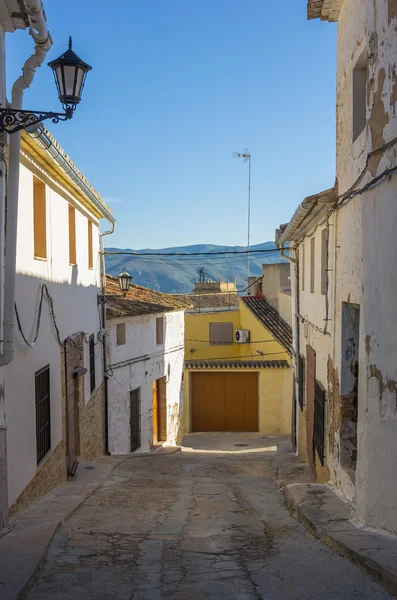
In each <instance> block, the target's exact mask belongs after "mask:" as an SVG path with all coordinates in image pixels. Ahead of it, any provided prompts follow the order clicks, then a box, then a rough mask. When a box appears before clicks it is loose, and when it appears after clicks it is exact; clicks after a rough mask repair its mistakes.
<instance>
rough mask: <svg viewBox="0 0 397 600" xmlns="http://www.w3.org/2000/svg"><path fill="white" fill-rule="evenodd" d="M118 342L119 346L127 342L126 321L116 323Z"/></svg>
mask: <svg viewBox="0 0 397 600" xmlns="http://www.w3.org/2000/svg"><path fill="white" fill-rule="evenodd" d="M116 343H117V345H118V346H123V345H124V344H125V323H117V325H116Z"/></svg>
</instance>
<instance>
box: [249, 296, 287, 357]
mask: <svg viewBox="0 0 397 600" xmlns="http://www.w3.org/2000/svg"><path fill="white" fill-rule="evenodd" d="M241 300H242V301H243V302H244V304H245V305H246V306H247V307H248V308H249V309H250V311H251V312H252V313H253V314H254V315H255V317H256V318H257V319H258V320H259V321H260V322H261V323H262V325H264V326H265V327H266V329H267V330H268V331H270V333H271V334H272V335H273V336H274V338H275V339H276V340H277V341H278V342H279V343H280V344H281V345H282V346H283V347H284V348H285V350H286V351H287V352H288V354H289V355H290V356H292V329H291V327H290V326H289V325H288V323H286V322H285V321H284V319H282V318H281V317H280V315H279V313H278V312H277V311H276V309H275V308H273V306H271V305H270V304H269V303H268V302H267V300H266V299H265V298H264V297H263V296H244V297H243V298H241Z"/></svg>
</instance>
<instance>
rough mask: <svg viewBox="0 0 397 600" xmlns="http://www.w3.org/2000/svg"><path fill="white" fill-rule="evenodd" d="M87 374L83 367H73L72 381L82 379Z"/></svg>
mask: <svg viewBox="0 0 397 600" xmlns="http://www.w3.org/2000/svg"><path fill="white" fill-rule="evenodd" d="M86 373H87V369H86V368H85V367H75V368H74V369H73V379H79V378H80V377H83V375H85V374H86Z"/></svg>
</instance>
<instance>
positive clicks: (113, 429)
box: [106, 275, 190, 454]
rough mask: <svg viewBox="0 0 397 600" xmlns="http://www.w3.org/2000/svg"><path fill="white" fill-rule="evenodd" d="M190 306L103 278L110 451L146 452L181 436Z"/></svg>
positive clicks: (155, 293)
mask: <svg viewBox="0 0 397 600" xmlns="http://www.w3.org/2000/svg"><path fill="white" fill-rule="evenodd" d="M189 306H190V305H189V304H188V303H187V302H185V301H184V300H180V299H176V298H175V297H173V296H170V295H168V294H162V293H160V292H156V291H154V290H150V289H148V288H144V287H141V286H138V285H134V284H131V285H130V288H129V290H128V292H127V293H126V295H123V294H122V293H121V292H120V288H119V284H118V280H117V278H115V277H111V276H109V275H107V276H106V313H107V336H106V339H107V348H108V350H107V359H108V368H107V375H108V387H109V451H110V453H111V454H128V453H130V452H134V451H140V452H148V451H149V450H150V449H152V448H153V447H154V446H156V444H158V443H165V444H170V445H176V444H178V443H179V442H180V439H181V435H182V423H183V420H182V411H183V371H184V332H185V325H184V311H185V308H188V307H189Z"/></svg>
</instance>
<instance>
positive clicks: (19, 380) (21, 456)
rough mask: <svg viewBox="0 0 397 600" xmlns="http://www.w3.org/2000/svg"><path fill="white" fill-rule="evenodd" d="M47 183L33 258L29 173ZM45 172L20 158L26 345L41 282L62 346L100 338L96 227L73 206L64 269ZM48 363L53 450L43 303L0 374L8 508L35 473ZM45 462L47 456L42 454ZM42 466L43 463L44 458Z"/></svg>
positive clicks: (21, 306)
mask: <svg viewBox="0 0 397 600" xmlns="http://www.w3.org/2000/svg"><path fill="white" fill-rule="evenodd" d="M28 165H29V166H30V169H31V170H33V171H34V172H35V174H36V175H37V176H38V177H40V178H41V179H43V180H44V181H45V182H46V183H47V184H48V186H47V190H46V201H47V207H46V210H47V260H36V259H35V258H34V246H33V173H32V171H31V170H29V168H28ZM67 200H71V201H73V200H72V198H69V196H68V195H67V194H66V192H63V191H62V190H61V189H60V188H57V186H55V185H54V184H53V183H52V182H51V181H50V180H49V179H48V178H46V177H45V175H44V173H42V172H40V171H39V170H38V169H36V168H35V167H34V166H33V165H31V164H30V163H29V161H27V160H26V159H23V164H22V165H21V173H20V188H19V212H18V252H17V282H16V304H17V307H18V311H19V315H20V319H21V323H22V328H23V331H24V334H25V336H26V337H27V338H28V341H30V340H32V339H33V336H34V329H35V323H36V319H37V310H38V303H39V299H40V298H39V296H40V290H41V285H42V282H46V283H47V285H48V289H49V292H50V294H51V296H52V298H53V302H54V310H55V316H56V322H57V325H58V327H59V332H60V337H61V340H64V339H65V338H66V337H68V336H69V335H72V334H74V333H76V332H79V331H83V332H85V333H86V338H87V341H88V336H89V335H90V334H92V333H95V341H97V339H98V331H99V316H98V309H97V294H98V292H99V288H98V282H99V274H100V264H99V255H98V250H99V237H98V221H97V219H95V217H93V216H92V215H89V213H87V211H86V209H85V208H84V207H83V206H82V205H80V203H79V202H77V201H74V202H73V203H74V205H75V207H76V245H77V263H78V264H77V267H72V266H70V265H69V238H68V201H67ZM87 216H90V218H91V220H93V221H94V223H95V226H94V228H93V244H94V253H93V256H94V269H93V270H90V269H88V234H87V228H88V225H87ZM95 349H96V385H97V386H98V385H100V383H101V382H102V381H103V368H102V359H101V356H102V353H101V344H97V345H96V347H95ZM48 364H49V365H50V379H51V381H50V386H51V390H50V392H51V447H52V449H54V448H55V447H56V446H57V444H58V443H59V442H60V440H61V438H62V412H61V407H62V404H61V348H60V346H59V344H58V342H57V340H56V336H55V331H54V327H53V323H52V321H51V317H50V310H49V304H48V302H47V301H46V300H44V301H43V309H42V317H41V324H40V333H39V337H38V340H37V342H36V344H35V347H34V348H33V349H31V348H29V347H27V346H26V344H25V343H24V342H23V340H22V337H21V335H20V333H19V332H17V333H16V352H15V358H14V360H13V362H12V363H11V364H10V365H9V366H8V367H6V368H5V393H6V409H7V420H8V436H7V437H8V472H9V504H10V505H11V504H13V502H14V501H15V500H16V498H17V497H18V495H19V494H20V493H21V492H22V491H23V489H24V488H25V487H26V485H27V484H28V483H29V481H30V480H31V479H32V477H33V476H34V475H35V473H36V470H37V463H36V424H35V392H34V381H35V379H34V377H35V372H36V371H38V370H39V369H41V368H42V367H45V366H46V365H48ZM84 364H85V366H86V367H87V368H88V373H87V374H86V375H85V402H88V400H89V398H90V396H91V394H90V379H89V349H88V344H85V349H84ZM47 456H48V455H47ZM43 461H45V458H44V459H43Z"/></svg>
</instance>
